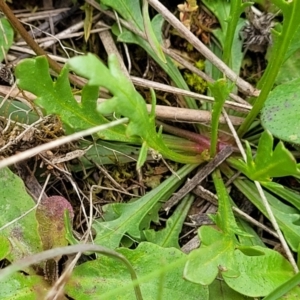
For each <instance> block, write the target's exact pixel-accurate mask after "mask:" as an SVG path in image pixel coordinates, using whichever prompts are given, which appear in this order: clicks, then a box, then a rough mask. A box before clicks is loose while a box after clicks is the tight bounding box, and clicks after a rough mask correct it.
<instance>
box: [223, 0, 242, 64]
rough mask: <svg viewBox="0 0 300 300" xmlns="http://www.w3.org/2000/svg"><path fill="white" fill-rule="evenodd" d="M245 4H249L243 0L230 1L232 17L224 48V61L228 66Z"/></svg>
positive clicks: (229, 21)
mask: <svg viewBox="0 0 300 300" xmlns="http://www.w3.org/2000/svg"><path fill="white" fill-rule="evenodd" d="M245 5H247V4H246V3H244V4H243V3H242V1H241V0H232V1H230V17H229V19H228V28H227V32H226V39H225V43H224V50H223V61H224V63H225V64H227V65H228V66H230V65H231V61H230V58H231V51H232V44H233V39H234V33H235V31H236V27H237V24H238V22H239V18H240V14H241V13H242V11H243V8H244V6H245Z"/></svg>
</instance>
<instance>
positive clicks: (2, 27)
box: [0, 18, 14, 62]
mask: <svg viewBox="0 0 300 300" xmlns="http://www.w3.org/2000/svg"><path fill="white" fill-rule="evenodd" d="M0 23H1V24H0V49H1V51H0V62H1V61H3V59H4V58H5V57H4V55H5V54H6V53H7V51H8V49H9V48H10V47H11V45H12V43H13V41H14V30H13V28H12V27H11V25H10V23H9V22H8V20H7V19H5V18H0Z"/></svg>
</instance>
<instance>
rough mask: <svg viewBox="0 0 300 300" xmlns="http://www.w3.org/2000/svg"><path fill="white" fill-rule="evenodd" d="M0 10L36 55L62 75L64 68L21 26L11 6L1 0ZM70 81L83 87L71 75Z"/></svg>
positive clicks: (82, 83)
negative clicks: (45, 59) (43, 57)
mask: <svg viewBox="0 0 300 300" xmlns="http://www.w3.org/2000/svg"><path fill="white" fill-rule="evenodd" d="M0 10H2V12H3V13H4V14H5V15H6V17H7V19H8V20H9V22H10V23H11V25H12V26H13V27H14V28H15V30H16V31H18V32H19V34H20V35H21V36H22V38H23V39H24V41H25V42H26V43H27V44H28V45H29V47H30V48H31V49H32V50H33V51H34V52H35V53H36V55H40V56H45V57H46V58H47V60H48V62H49V66H50V67H51V69H52V70H53V71H54V72H56V73H57V74H59V73H60V71H61V69H62V67H61V66H60V65H59V64H58V63H57V62H56V61H54V60H53V59H52V58H50V57H49V56H48V55H47V53H46V52H45V50H44V49H42V48H41V47H40V46H39V45H38V44H37V43H36V42H35V41H34V39H33V38H32V37H31V36H30V35H29V34H28V32H27V31H26V29H25V28H24V26H23V25H22V24H21V22H20V21H19V20H18V18H17V17H16V16H15V15H14V13H13V12H12V11H11V9H10V8H9V6H8V5H7V4H6V3H5V1H4V0H0ZM69 79H70V81H71V82H72V84H74V85H76V86H78V87H83V86H84V82H83V81H81V80H80V79H79V78H77V77H76V76H74V75H72V74H70V75H69Z"/></svg>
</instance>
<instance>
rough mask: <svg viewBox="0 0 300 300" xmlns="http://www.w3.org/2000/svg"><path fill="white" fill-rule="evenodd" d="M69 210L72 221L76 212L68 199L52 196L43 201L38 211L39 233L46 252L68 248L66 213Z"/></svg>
mask: <svg viewBox="0 0 300 300" xmlns="http://www.w3.org/2000/svg"><path fill="white" fill-rule="evenodd" d="M66 209H67V210H69V214H70V219H71V220H73V217H74V212H73V208H72V206H71V204H70V203H69V202H68V200H67V199H65V198H64V197H61V196H52V197H49V198H47V199H45V200H42V202H41V204H40V205H39V206H38V208H37V210H36V219H37V221H38V224H39V225H38V231H39V235H40V237H41V240H42V244H43V248H44V250H47V249H52V248H55V247H62V246H67V245H68V241H67V240H66V238H65V234H66V229H65V225H64V211H65V210H66Z"/></svg>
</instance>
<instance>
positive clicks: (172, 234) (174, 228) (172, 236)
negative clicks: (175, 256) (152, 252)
mask: <svg viewBox="0 0 300 300" xmlns="http://www.w3.org/2000/svg"><path fill="white" fill-rule="evenodd" d="M193 201H194V196H192V195H190V194H188V195H187V196H185V197H184V198H183V199H182V200H181V202H180V204H179V205H178V206H177V207H176V210H175V211H174V213H173V214H172V216H170V217H169V218H168V220H167V223H166V227H165V228H163V229H161V230H159V231H155V230H154V229H148V230H144V234H145V237H146V240H147V241H148V242H151V243H154V244H157V245H160V246H161V247H165V248H168V247H174V248H177V249H180V246H179V244H178V238H179V234H180V232H181V230H182V226H183V222H184V220H185V219H186V216H187V213H188V211H189V209H190V207H191V205H192V203H193Z"/></svg>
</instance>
